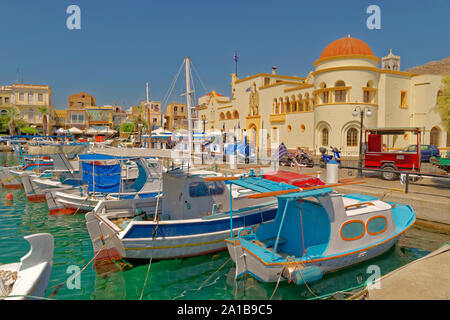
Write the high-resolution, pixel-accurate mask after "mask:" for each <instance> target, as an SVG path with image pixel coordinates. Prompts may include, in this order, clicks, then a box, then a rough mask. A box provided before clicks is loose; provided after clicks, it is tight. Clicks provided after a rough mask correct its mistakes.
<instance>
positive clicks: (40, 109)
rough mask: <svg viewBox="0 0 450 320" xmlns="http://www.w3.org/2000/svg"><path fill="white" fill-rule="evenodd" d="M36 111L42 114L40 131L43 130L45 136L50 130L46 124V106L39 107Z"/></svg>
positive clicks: (47, 123) (47, 122)
mask: <svg viewBox="0 0 450 320" xmlns="http://www.w3.org/2000/svg"><path fill="white" fill-rule="evenodd" d="M38 111H39V112H40V113H41V114H42V116H43V118H42V131H43V134H44V136H46V135H47V134H48V132H49V131H50V128H48V125H49V124H50V122H49V121H48V109H47V107H39V108H38Z"/></svg>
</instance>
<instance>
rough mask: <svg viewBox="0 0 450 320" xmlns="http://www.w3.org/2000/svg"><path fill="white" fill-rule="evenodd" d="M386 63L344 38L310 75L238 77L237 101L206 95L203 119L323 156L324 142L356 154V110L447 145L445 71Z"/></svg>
mask: <svg viewBox="0 0 450 320" xmlns="http://www.w3.org/2000/svg"><path fill="white" fill-rule="evenodd" d="M381 61H382V59H380V58H379V57H377V56H375V55H374V54H373V52H372V50H371V48H370V47H369V46H368V45H367V44H366V43H364V42H363V41H361V40H359V39H355V38H351V37H350V36H348V37H345V38H341V39H338V40H336V41H333V42H332V43H330V44H329V45H328V46H326V47H325V48H324V50H323V51H322V53H321V54H320V55H319V58H318V59H317V60H316V61H314V62H313V67H314V68H313V70H312V71H311V72H310V73H309V74H307V75H306V76H305V77H297V76H285V75H278V74H277V73H276V69H275V68H273V69H272V73H258V74H255V75H252V76H248V77H245V78H242V79H238V78H237V76H236V75H235V74H233V75H232V79H231V92H232V97H231V99H229V98H226V97H223V96H220V95H218V94H212V95H211V94H209V95H206V96H204V97H201V98H200V99H199V104H200V106H199V107H198V112H199V117H200V119H203V120H204V121H205V122H206V123H207V125H206V129H218V130H225V131H228V130H232V129H235V128H237V129H238V135H240V136H241V137H242V135H243V134H246V135H247V136H248V137H249V140H250V142H251V143H253V144H254V145H255V146H258V147H259V146H261V142H262V140H264V139H265V141H267V143H268V144H269V145H270V144H271V143H272V146H273V145H277V144H278V143H280V142H283V143H284V144H285V145H286V146H287V147H288V148H289V149H295V148H297V147H303V148H305V149H308V150H310V151H311V152H313V153H319V148H320V147H328V148H329V147H330V146H333V147H337V148H339V149H341V150H342V151H343V154H344V155H357V154H358V153H359V131H360V117H359V115H358V116H354V115H353V114H354V113H355V112H354V111H355V110H356V111H358V114H359V112H360V111H363V112H365V116H364V127H421V128H425V134H424V137H423V140H422V142H423V143H425V144H429V143H430V141H431V142H433V143H435V144H436V145H437V146H438V147H440V148H446V147H449V144H450V142H449V141H450V139H449V138H448V136H449V134H448V133H447V132H446V130H445V129H444V127H443V126H442V123H441V118H440V116H439V114H438V113H437V112H436V111H435V109H434V107H435V105H436V97H437V94H438V92H439V89H440V86H441V82H442V76H441V75H431V74H423V75H418V74H414V73H411V72H404V71H400V57H398V56H395V55H394V54H392V50H391V51H390V53H389V55H388V56H386V57H385V58H383V63H382V66H381V67H379V65H380V62H381ZM368 110H370V112H369V113H367V111H368ZM367 114H371V116H370V117H369V116H367ZM263 129H264V131H262V130H263ZM262 132H264V135H263V134H262ZM415 142H416V140H415V137H412V136H409V135H404V136H401V137H394V138H391V139H390V140H389V141H388V144H389V145H388V148H390V149H398V148H403V147H405V146H407V145H408V144H412V143H415Z"/></svg>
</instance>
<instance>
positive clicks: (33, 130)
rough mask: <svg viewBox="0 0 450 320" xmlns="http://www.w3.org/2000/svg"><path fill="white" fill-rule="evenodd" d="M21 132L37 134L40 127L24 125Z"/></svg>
mask: <svg viewBox="0 0 450 320" xmlns="http://www.w3.org/2000/svg"><path fill="white" fill-rule="evenodd" d="M21 132H22V133H23V134H28V135H36V134H38V133H39V131H38V129H36V128H34V127H23V128H22V129H21Z"/></svg>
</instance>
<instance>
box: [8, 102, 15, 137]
mask: <svg viewBox="0 0 450 320" xmlns="http://www.w3.org/2000/svg"><path fill="white" fill-rule="evenodd" d="M8 117H9V120H8V128H9V134H10V135H11V136H14V135H15V134H16V117H17V111H16V108H14V107H11V108H10V109H9V110H8Z"/></svg>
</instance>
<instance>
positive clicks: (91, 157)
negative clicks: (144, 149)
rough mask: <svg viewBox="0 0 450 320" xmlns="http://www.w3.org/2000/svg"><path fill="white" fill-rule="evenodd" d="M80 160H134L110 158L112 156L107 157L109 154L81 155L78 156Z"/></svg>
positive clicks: (118, 157)
mask: <svg viewBox="0 0 450 320" xmlns="http://www.w3.org/2000/svg"><path fill="white" fill-rule="evenodd" d="M78 158H79V159H80V160H82V161H92V160H114V159H115V160H124V159H132V158H130V157H121V156H110V155H107V154H98V153H88V154H80V155H78Z"/></svg>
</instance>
